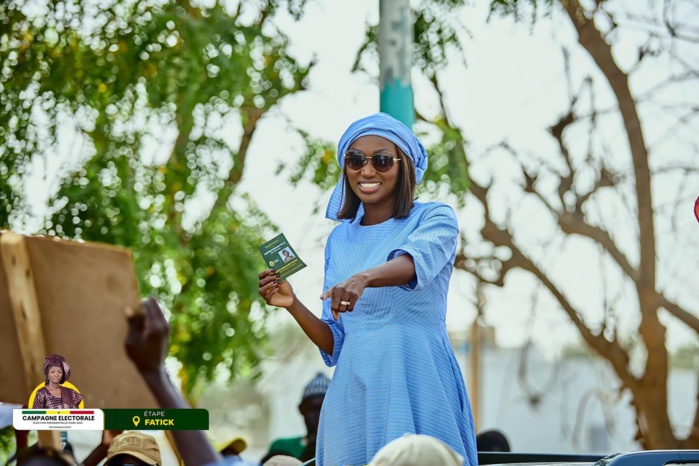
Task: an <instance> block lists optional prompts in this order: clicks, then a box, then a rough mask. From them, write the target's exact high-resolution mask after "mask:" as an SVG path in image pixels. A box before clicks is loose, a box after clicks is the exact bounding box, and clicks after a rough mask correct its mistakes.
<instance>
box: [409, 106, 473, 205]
mask: <svg viewBox="0 0 699 466" xmlns="http://www.w3.org/2000/svg"><path fill="white" fill-rule="evenodd" d="M430 123H431V125H432V127H433V128H435V129H436V130H437V132H438V134H439V135H440V136H441V138H440V140H439V142H437V143H436V144H433V145H431V146H429V147H427V148H426V150H427V153H428V154H429V164H428V166H427V172H425V178H424V180H423V182H422V183H421V184H420V186H419V187H418V193H420V192H426V193H429V195H430V197H432V198H438V197H439V196H440V195H441V193H443V192H444V190H443V189H442V188H443V187H444V186H446V187H448V190H449V192H450V193H451V194H454V195H455V197H456V200H457V203H458V205H459V206H460V207H462V206H463V205H464V203H465V201H466V192H467V191H468V189H469V186H470V181H469V180H470V179H469V175H468V159H467V158H466V141H465V140H464V137H463V135H462V134H461V132H460V131H459V130H458V129H457V128H454V127H452V126H450V125H449V123H448V122H447V120H446V119H445V118H444V117H441V116H440V117H437V119H436V120H435V121H433V122H430Z"/></svg>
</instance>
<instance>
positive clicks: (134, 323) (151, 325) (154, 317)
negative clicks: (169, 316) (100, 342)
mask: <svg viewBox="0 0 699 466" xmlns="http://www.w3.org/2000/svg"><path fill="white" fill-rule="evenodd" d="M126 315H127V318H128V321H129V333H128V335H127V336H126V341H125V343H124V346H125V347H126V354H127V355H128V356H129V359H131V361H133V363H134V364H135V365H136V367H137V368H138V370H139V371H141V373H147V372H158V371H160V370H163V368H164V362H165V355H166V354H167V340H168V336H169V334H170V326H169V325H168V323H167V320H166V319H165V315H163V311H162V309H160V305H159V304H158V301H157V300H156V299H155V298H149V299H147V300H145V301H143V302H142V303H141V309H135V310H134V309H127V310H126Z"/></svg>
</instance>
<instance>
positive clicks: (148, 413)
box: [102, 409, 209, 430]
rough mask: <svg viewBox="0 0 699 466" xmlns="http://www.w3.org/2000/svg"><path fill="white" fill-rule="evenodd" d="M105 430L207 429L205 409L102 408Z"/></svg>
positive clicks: (207, 420) (207, 419)
mask: <svg viewBox="0 0 699 466" xmlns="http://www.w3.org/2000/svg"><path fill="white" fill-rule="evenodd" d="M102 411H104V428H105V430H209V412H208V411H207V410H205V409H103V410H102Z"/></svg>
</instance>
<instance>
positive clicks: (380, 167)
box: [345, 149, 400, 173]
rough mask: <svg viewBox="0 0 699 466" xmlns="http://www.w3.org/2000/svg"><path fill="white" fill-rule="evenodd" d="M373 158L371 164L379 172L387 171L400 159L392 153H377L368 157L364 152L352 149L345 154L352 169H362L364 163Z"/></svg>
mask: <svg viewBox="0 0 699 466" xmlns="http://www.w3.org/2000/svg"><path fill="white" fill-rule="evenodd" d="M369 159H371V164H372V165H373V167H374V168H375V169H376V171H378V172H382V173H385V172H387V171H389V170H390V169H391V168H392V167H393V164H394V163H395V162H396V161H398V160H400V159H399V158H397V157H394V156H393V155H391V154H375V155H372V156H371V157H367V156H366V155H365V154H364V153H363V152H361V151H358V150H355V149H352V150H348V151H347V153H346V154H345V165H347V166H348V167H349V168H351V169H352V170H361V169H362V167H363V166H364V165H366V164H367V162H368V161H369Z"/></svg>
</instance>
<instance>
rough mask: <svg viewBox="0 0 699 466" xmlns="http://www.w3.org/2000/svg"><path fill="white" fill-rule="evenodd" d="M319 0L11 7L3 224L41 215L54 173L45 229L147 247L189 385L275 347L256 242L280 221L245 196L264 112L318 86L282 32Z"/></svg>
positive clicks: (6, 25) (120, 0) (4, 33)
mask: <svg viewBox="0 0 699 466" xmlns="http://www.w3.org/2000/svg"><path fill="white" fill-rule="evenodd" d="M304 4H305V0H288V1H283V0H263V1H259V2H242V1H241V2H237V3H236V2H221V4H219V3H217V2H194V1H192V2H189V1H185V2H178V1H174V0H149V1H137V0H115V1H110V2H100V1H78V0H66V1H57V2H54V1H39V2H24V1H8V2H2V3H1V4H0V28H1V29H0V63H1V66H2V68H1V69H0V227H14V228H19V229H22V228H28V227H27V225H31V222H32V220H33V219H35V218H36V217H37V215H39V216H40V215H42V213H37V212H32V207H33V205H32V203H30V202H28V201H27V199H26V196H25V190H26V187H27V183H28V179H29V178H30V177H31V176H32V174H33V173H34V172H41V171H42V170H43V172H44V173H45V174H46V173H48V174H49V175H53V174H51V170H52V169H55V171H56V172H58V174H59V175H60V177H59V180H60V183H59V185H56V186H55V187H53V189H50V190H49V194H48V196H49V199H48V204H49V206H50V209H49V214H48V216H49V217H50V218H49V219H47V220H46V222H45V224H43V225H41V228H40V231H41V232H45V233H47V234H51V235H54V234H55V235H58V236H62V237H68V238H79V239H83V240H88V241H100V242H106V243H111V244H118V245H121V246H126V247H129V248H131V249H132V250H133V252H134V258H135V262H136V269H137V273H138V279H139V285H140V289H141V292H142V294H143V295H148V294H155V295H157V296H158V297H159V298H160V299H161V300H162V301H163V302H164V303H165V304H166V306H167V307H168V308H169V310H170V311H171V312H172V317H171V319H170V322H171V325H172V332H171V348H170V353H171V355H173V356H175V357H176V358H177V359H178V360H179V361H180V362H181V363H182V371H181V376H182V378H183V387H184V388H185V390H186V391H187V392H190V391H191V389H192V388H193V387H194V386H195V384H196V381H197V380H201V377H203V378H204V379H210V378H211V377H213V375H214V373H215V370H216V368H217V367H225V368H226V369H228V370H229V371H230V372H229V373H230V374H231V377H235V376H239V375H251V374H253V375H254V373H255V368H256V365H257V363H258V362H259V361H260V359H261V357H262V356H263V354H264V350H265V336H266V333H265V318H266V315H267V311H266V309H265V307H264V306H262V305H260V300H259V298H258V297H257V273H256V272H257V270H258V269H259V267H260V259H259V256H258V253H257V246H258V245H259V244H260V239H261V238H264V236H265V235H266V234H267V233H269V230H270V229H271V228H272V227H273V225H271V224H270V222H269V220H268V219H267V217H266V216H265V215H264V214H263V213H262V212H260V211H259V210H258V209H257V208H256V207H255V205H254V204H253V203H252V202H251V201H250V200H249V199H248V198H247V197H246V196H244V195H241V194H236V193H235V189H236V186H237V184H238V182H239V181H240V180H241V177H242V175H243V170H244V167H245V160H246V156H247V151H248V147H249V145H250V142H251V140H252V138H253V135H254V134H255V130H256V128H257V125H258V122H259V121H260V119H261V118H262V117H263V115H264V114H265V113H266V112H267V111H268V110H269V109H271V108H272V107H274V106H275V105H276V104H277V103H278V102H279V101H280V100H281V99H283V98H284V97H285V96H287V95H290V94H294V93H296V92H299V91H301V90H302V89H304V87H305V78H306V76H307V74H308V72H309V69H310V65H302V64H300V63H298V62H297V61H296V60H295V59H294V58H293V57H292V56H290V55H289V54H288V52H287V48H288V41H287V37H286V36H285V35H284V34H283V33H282V32H281V31H280V30H279V29H277V27H276V26H275V24H274V19H275V16H278V15H279V14H282V13H283V14H286V13H288V14H291V15H292V16H294V17H295V18H298V17H299V16H300V14H301V10H302V8H303V6H304ZM205 5H208V6H205ZM231 5H232V6H231ZM236 5H237V6H236ZM66 147H68V148H69V153H68V154H61V153H58V150H59V149H60V148H66ZM58 165H61V166H60V168H57V166H58ZM52 177H53V176H51V178H52ZM51 178H46V177H45V178H44V180H43V181H44V182H46V181H47V179H48V180H50V179H51ZM29 187H30V188H31V187H32V185H29ZM33 187H36V185H33ZM233 204H235V208H233ZM44 218H46V217H44Z"/></svg>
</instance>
